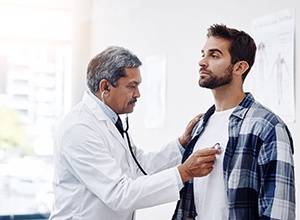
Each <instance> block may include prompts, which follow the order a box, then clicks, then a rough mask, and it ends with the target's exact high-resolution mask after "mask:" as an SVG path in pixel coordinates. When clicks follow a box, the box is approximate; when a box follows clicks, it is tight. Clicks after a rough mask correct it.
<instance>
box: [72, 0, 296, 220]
mask: <svg viewBox="0 0 300 220" xmlns="http://www.w3.org/2000/svg"><path fill="white" fill-rule="evenodd" d="M77 1H79V2H80V1H81V2H82V1H84V0H77ZM298 5H299V4H298ZM289 8H295V14H296V16H295V19H296V25H295V26H296V27H297V25H298V26H299V23H300V22H299V19H300V18H299V16H297V14H298V13H299V11H300V6H296V0H285V1H281V0H265V1H261V0H253V1H241V0H227V1H223V0H216V1H199V0H188V1H183V0H164V1H162V0H151V1H146V0H91V17H90V19H91V21H92V23H91V33H90V36H91V39H90V42H85V43H86V45H85V46H86V47H88V46H89V49H90V57H89V58H91V57H92V56H94V55H95V54H96V53H98V52H100V51H101V50H103V49H104V48H106V47H107V46H108V45H119V46H124V47H126V48H129V49H130V50H132V51H133V52H134V53H136V54H137V55H138V56H139V57H140V59H141V60H142V61H144V60H145V58H146V57H148V56H151V55H159V54H165V55H166V58H167V85H166V108H167V117H166V125H165V127H164V128H160V129H146V128H145V126H144V123H143V121H144V118H145V99H143V98H145V96H144V97H143V94H145V92H147V91H146V87H145V85H146V82H145V80H144V82H143V83H142V85H141V87H142V88H141V89H142V92H143V93H142V97H141V99H140V100H139V101H138V103H137V106H136V108H135V112H134V113H133V114H132V115H131V117H130V124H131V134H132V136H133V138H134V139H135V142H136V143H137V144H138V145H139V146H140V147H142V148H144V149H146V150H149V149H154V148H156V147H159V146H161V145H162V144H164V143H166V142H168V141H169V140H171V139H174V138H176V137H178V136H179V135H180V134H181V133H182V132H183V130H184V128H185V126H186V124H187V122H188V121H189V120H190V119H191V118H192V117H194V116H195V115H196V114H198V113H200V112H205V111H206V109H207V108H208V107H209V106H210V105H211V104H212V103H213V100H212V95H211V93H210V91H209V90H205V89H203V88H199V87H198V83H197V82H198V66H197V62H198V60H199V59H200V49H201V47H202V46H203V44H204V42H205V40H206V30H207V28H208V27H209V26H210V25H211V24H213V23H224V24H226V25H227V26H229V27H235V28H238V29H242V30H244V31H246V32H248V33H250V34H251V30H250V28H251V20H252V19H254V18H257V17H261V16H263V15H267V14H271V13H275V12H278V11H281V10H282V9H289ZM79 14H80V13H79ZM297 36H299V29H296V43H295V45H296V48H295V54H296V59H295V65H296V66H295V70H296V71H295V79H296V82H295V85H296V86H295V88H296V91H295V92H296V113H297V112H299V107H300V106H299V97H300V91H299V89H297V87H299V85H300V79H299V77H297V71H298V70H299V65H300V64H299V63H300V62H299V58H298V57H297V54H299V52H300V48H299V45H300V41H299V38H298V39H297ZM85 55H86V54H85ZM83 59H84V60H86V59H87V58H86V57H83ZM297 61H298V62H297ZM85 68H86V67H84V69H85ZM83 74H85V72H84V73H83ZM250 75H251V73H250ZM250 75H249V76H248V78H249V77H250ZM142 76H143V73H142ZM84 77H85V76H84ZM79 78H81V77H79ZM80 83H82V81H81V82H77V84H80ZM297 85H298V86H297ZM74 89H75V88H74ZM80 89H82V87H80V88H79V90H80ZM82 92H83V91H82ZM76 94H79V91H78V88H77V89H76ZM80 98H81V94H80V97H76V98H75V99H77V100H79V99H80ZM288 126H289V128H290V130H291V132H292V135H293V137H294V142H295V163H296V165H295V167H296V180H298V179H299V177H300V175H299V171H298V170H299V168H298V167H299V166H300V162H299V161H300V160H299V159H298V158H297V157H299V148H298V145H299V143H300V140H299V135H297V134H299V131H300V121H299V114H296V122H295V123H290V124H288ZM298 182H299V181H297V183H298ZM297 185H299V184H297ZM297 192H299V190H297ZM298 198H299V193H298V196H297V201H298V202H297V210H298V213H299V210H300V207H299V203H300V201H299V199H298ZM174 205H175V203H171V204H167V205H162V206H158V207H154V208H149V209H145V210H141V211H139V212H138V219H140V220H141V219H142V220H150V219H151V220H153V219H163V220H164V219H170V216H171V215H172V213H173V210H174ZM298 215H299V214H298ZM299 219H300V218H299Z"/></svg>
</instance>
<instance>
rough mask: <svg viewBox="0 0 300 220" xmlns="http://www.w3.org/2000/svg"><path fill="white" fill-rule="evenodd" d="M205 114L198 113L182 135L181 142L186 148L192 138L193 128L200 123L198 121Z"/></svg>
mask: <svg viewBox="0 0 300 220" xmlns="http://www.w3.org/2000/svg"><path fill="white" fill-rule="evenodd" d="M202 116H203V114H199V115H197V116H196V117H195V118H193V119H192V120H191V121H190V122H189V123H188V125H187V127H186V128H185V131H184V133H183V134H182V135H181V137H180V138H178V139H179V142H180V144H181V145H182V146H183V147H184V148H185V147H186V145H187V144H188V143H189V141H190V139H191V134H192V131H193V128H194V127H195V125H196V124H197V123H198V121H199V120H200V118H201V117H202Z"/></svg>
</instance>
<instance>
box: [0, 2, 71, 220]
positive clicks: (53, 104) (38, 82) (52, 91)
mask: <svg viewBox="0 0 300 220" xmlns="http://www.w3.org/2000/svg"><path fill="white" fill-rule="evenodd" d="M7 2H8V3H7V4H8V5H7V4H6V5H3V4H1V3H0V26H1V29H0V121H1V122H0V207H1V209H0V216H2V217H0V219H4V218H5V216H18V215H22V216H23V218H25V217H24V216H26V215H27V216H28V218H26V219H38V218H40V217H39V213H41V214H43V215H44V216H45V217H46V216H48V215H49V212H50V209H51V207H52V200H53V193H52V177H53V169H52V167H53V165H52V148H53V135H54V131H55V128H56V126H57V124H58V122H59V121H60V119H61V118H62V116H63V115H64V112H66V111H67V110H68V104H67V103H68V102H67V101H66V100H69V99H70V97H68V94H69V91H68V88H69V87H70V86H69V85H68V83H70V79H69V78H70V69H71V37H72V31H71V13H70V11H69V10H68V7H69V6H68V5H67V4H64V5H63V3H64V2H65V1H60V3H56V4H61V5H54V3H47V5H45V4H42V3H41V2H44V3H45V2H46V1H23V0H20V1H7ZM11 2H13V3H11ZM26 2H27V3H28V4H25V3H26ZM49 2H50V1H49ZM54 2H55V1H54ZM29 3H30V4H29ZM37 4H38V5H37ZM49 4H51V5H49ZM48 6H51V7H50V8H49V7H48ZM9 219H18V218H17V217H16V218H9Z"/></svg>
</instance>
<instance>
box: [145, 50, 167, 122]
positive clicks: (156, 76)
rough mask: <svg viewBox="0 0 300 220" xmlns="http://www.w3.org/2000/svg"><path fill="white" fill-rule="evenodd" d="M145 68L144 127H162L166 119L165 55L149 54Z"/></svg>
mask: <svg viewBox="0 0 300 220" xmlns="http://www.w3.org/2000/svg"><path fill="white" fill-rule="evenodd" d="M145 70H146V86H147V93H146V116H145V121H144V124H145V127H146V128H163V127H164V126H165V119H166V57H165V55H153V56H149V57H147V58H146V60H145Z"/></svg>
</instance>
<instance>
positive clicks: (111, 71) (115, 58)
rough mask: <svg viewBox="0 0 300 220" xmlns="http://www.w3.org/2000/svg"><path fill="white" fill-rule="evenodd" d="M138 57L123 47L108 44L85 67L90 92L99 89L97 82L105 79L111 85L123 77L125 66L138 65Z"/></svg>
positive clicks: (114, 85) (140, 63)
mask: <svg viewBox="0 0 300 220" xmlns="http://www.w3.org/2000/svg"><path fill="white" fill-rule="evenodd" d="M141 65H142V62H141V61H140V60H139V58H138V57H137V56H136V55H135V54H133V53H132V52H130V51H129V50H127V49H125V48H123V47H117V46H110V47H108V48H106V49H105V50H104V51H102V52H101V53H99V54H98V55H96V56H95V57H94V58H93V59H92V60H91V61H90V63H89V65H88V68H87V85H88V87H89V89H90V90H91V92H92V93H96V92H97V91H98V90H99V83H100V81H101V80H102V79H106V80H107V81H108V82H109V83H111V85H112V86H113V87H116V86H117V81H118V79H120V78H121V77H125V76H126V73H125V68H126V67H127V68H132V67H139V66H141Z"/></svg>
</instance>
